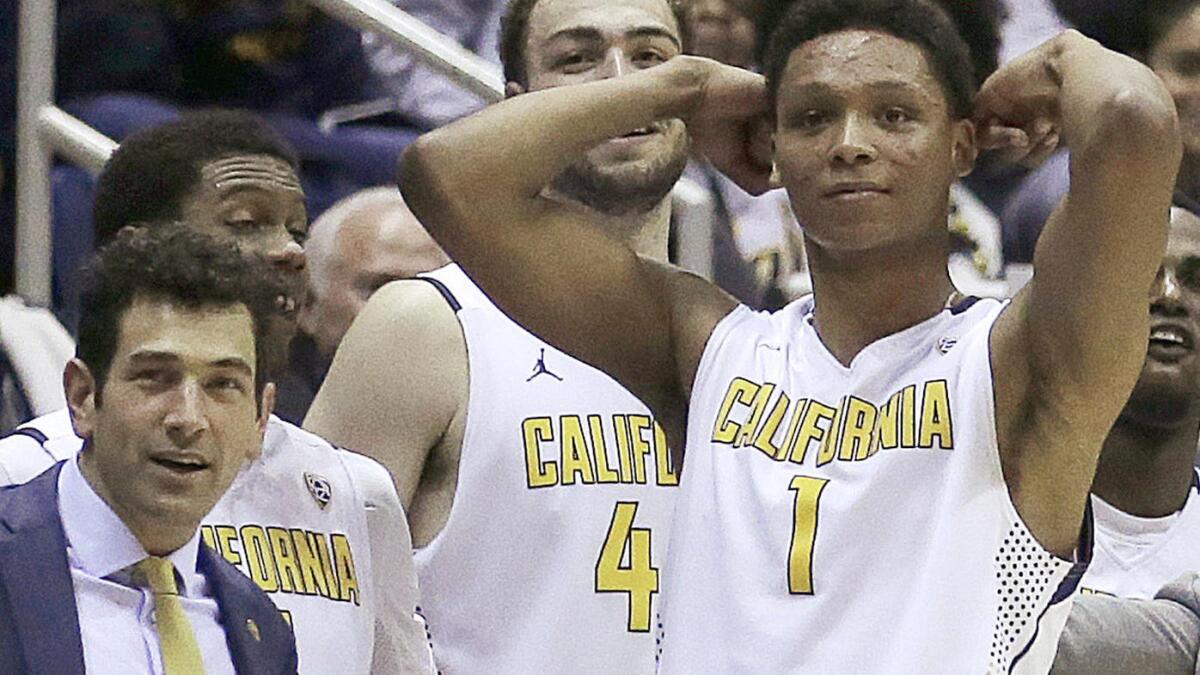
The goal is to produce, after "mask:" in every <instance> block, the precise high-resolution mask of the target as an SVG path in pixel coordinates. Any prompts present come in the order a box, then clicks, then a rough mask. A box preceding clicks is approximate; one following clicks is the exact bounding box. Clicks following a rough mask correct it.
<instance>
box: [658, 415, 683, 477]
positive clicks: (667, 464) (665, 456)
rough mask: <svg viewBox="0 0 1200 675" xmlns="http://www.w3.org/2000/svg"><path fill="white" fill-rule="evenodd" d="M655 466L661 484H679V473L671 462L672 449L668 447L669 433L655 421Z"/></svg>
mask: <svg viewBox="0 0 1200 675" xmlns="http://www.w3.org/2000/svg"><path fill="white" fill-rule="evenodd" d="M654 466H655V469H657V471H656V472H655V474H656V478H657V480H658V484H659V485H664V486H670V485H679V475H678V474H676V473H675V467H674V466H673V465H672V463H671V449H670V448H668V447H667V434H666V432H664V431H663V428H662V427H660V426H658V422H655V423H654Z"/></svg>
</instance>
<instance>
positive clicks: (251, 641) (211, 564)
mask: <svg viewBox="0 0 1200 675" xmlns="http://www.w3.org/2000/svg"><path fill="white" fill-rule="evenodd" d="M199 567H200V571H201V572H202V573H203V574H204V576H205V578H206V579H208V583H209V588H210V589H212V593H213V597H214V598H216V601H217V607H219V608H220V610H221V625H222V626H223V627H224V628H225V642H226V644H228V645H229V656H230V657H231V658H232V659H233V665H234V667H235V668H236V669H237V671H238V673H239V675H246V674H249V673H256V672H260V669H259V668H258V665H257V664H258V663H260V662H261V659H262V642H261V641H260V639H259V638H260V636H259V635H258V632H257V631H258V628H257V624H255V623H254V621H253V619H252V618H251V617H250V616H249V615H248V614H247V613H246V612H245V607H244V605H243V603H241V602H238V598H237V595H236V591H235V589H236V588H237V581H238V579H236V578H234V577H232V575H238V576H240V575H241V572H238V571H237V569H235V568H233V567H232V566H230V565H221V564H218V559H217V553H216V552H214V551H213V550H212V549H210V548H209V547H208V546H206V545H203V544H201V546H200V554H199ZM251 626H253V627H254V628H253V631H254V633H253V634H252V633H251V630H252V629H251Z"/></svg>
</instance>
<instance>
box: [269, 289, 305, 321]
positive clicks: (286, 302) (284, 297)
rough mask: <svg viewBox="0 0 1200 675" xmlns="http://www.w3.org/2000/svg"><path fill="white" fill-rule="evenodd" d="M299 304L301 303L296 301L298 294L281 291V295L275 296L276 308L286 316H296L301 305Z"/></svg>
mask: <svg viewBox="0 0 1200 675" xmlns="http://www.w3.org/2000/svg"><path fill="white" fill-rule="evenodd" d="M299 305H300V303H299V302H297V301H296V296H294V295H291V294H285V293H280V294H279V295H277V296H275V308H276V309H277V310H279V313H280V314H282V315H284V316H287V317H291V316H295V314H296V308H297V307H299Z"/></svg>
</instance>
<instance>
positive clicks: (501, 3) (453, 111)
mask: <svg viewBox="0 0 1200 675" xmlns="http://www.w3.org/2000/svg"><path fill="white" fill-rule="evenodd" d="M393 2H394V4H395V5H396V6H397V7H399V8H400V9H403V10H404V11H406V12H408V13H409V14H412V15H413V16H414V17H416V18H418V19H420V20H421V21H423V22H424V23H426V24H427V25H429V26H430V27H432V28H434V29H436V30H437V31H439V32H441V33H442V34H444V35H446V36H448V37H451V38H453V39H455V40H457V41H458V43H459V44H461V45H462V46H463V47H465V48H467V49H469V50H471V51H472V52H475V54H477V55H478V56H480V57H482V58H484V59H486V60H488V61H491V62H492V63H495V64H496V67H497V70H499V66H500V17H501V16H502V15H503V14H504V10H505V8H506V7H507V6H508V2H507V0H393ZM363 44H364V46H365V48H366V51H367V55H368V59H369V60H370V63H371V68H372V70H373V71H374V72H375V75H376V76H377V77H378V78H379V82H380V85H381V86H382V87H383V89H385V90H386V92H387V93H388V94H389V95H391V96H393V97H395V99H396V111H397V112H398V113H399V114H400V115H401V116H402V117H403V118H404V119H405V120H406V121H407V122H409V123H410V124H413V125H415V126H417V127H420V128H423V129H432V128H434V127H437V126H441V125H443V124H445V123H447V122H450V121H451V120H455V119H458V118H459V117H462V116H464V115H467V114H470V113H472V112H475V111H476V110H479V109H480V108H482V107H483V106H484V101H483V99H481V98H480V97H478V96H476V95H475V94H473V93H471V92H469V91H467V90H465V89H463V88H462V87H460V86H458V85H457V84H455V83H454V82H453V81H452V80H450V79H449V78H447V77H445V76H443V75H441V74H439V73H437V72H434V71H433V70H431V69H429V68H428V67H426V66H424V65H421V63H420V62H419V61H418V60H417V59H415V58H413V56H412V55H411V54H409V53H408V52H407V51H405V50H402V49H399V48H397V47H395V46H394V45H393V44H392V43H391V42H389V41H387V40H386V39H384V38H382V37H380V36H379V35H376V34H373V33H367V34H365V35H364V36H363Z"/></svg>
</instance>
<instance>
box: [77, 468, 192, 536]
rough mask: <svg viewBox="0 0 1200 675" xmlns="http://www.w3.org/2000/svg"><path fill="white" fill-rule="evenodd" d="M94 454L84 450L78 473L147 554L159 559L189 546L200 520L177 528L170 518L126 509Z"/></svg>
mask: <svg viewBox="0 0 1200 675" xmlns="http://www.w3.org/2000/svg"><path fill="white" fill-rule="evenodd" d="M94 452H95V450H93V449H91V448H88V447H85V448H84V450H83V452H81V453H80V456H79V472H80V473H82V474H83V479H84V480H86V481H87V482H88V485H90V486H91V487H92V489H93V490H95V492H96V494H97V495H99V496H100V499H103V500H104V503H105V504H108V507H109V508H110V509H112V510H113V513H115V514H117V517H118V518H120V519H121V522H122V523H124V524H125V527H127V528H129V531H130V532H132V533H133V536H134V538H136V539H137V540H138V543H139V544H141V545H142V548H143V549H145V550H146V553H149V554H150V555H156V556H165V555H170V554H171V553H173V552H175V551H177V550H179V549H180V548H181V547H182V546H183V545H184V544H186V543H188V540H190V539H191V538H192V536H193V535H195V534H196V528H198V527H200V521H199V519H197V520H196V522H194V523H191V524H190V525H176V524H173V523H171V522H168V521H169V520H170V519H167V518H159V517H155V516H153V515H151V514H147V513H141V512H138V511H136V510H131V509H127V508H126V507H125V506H124V505H123V504H122V503H121V501H120V500H119V499H115V498H114V495H113V494H112V492H111V491H110V490H109V489H108V488H107V487H106V486H105V484H104V480H103V479H102V478H101V476H100V473H99V471H97V469H96V466H95V462H93V461H92V456H93V453H94Z"/></svg>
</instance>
